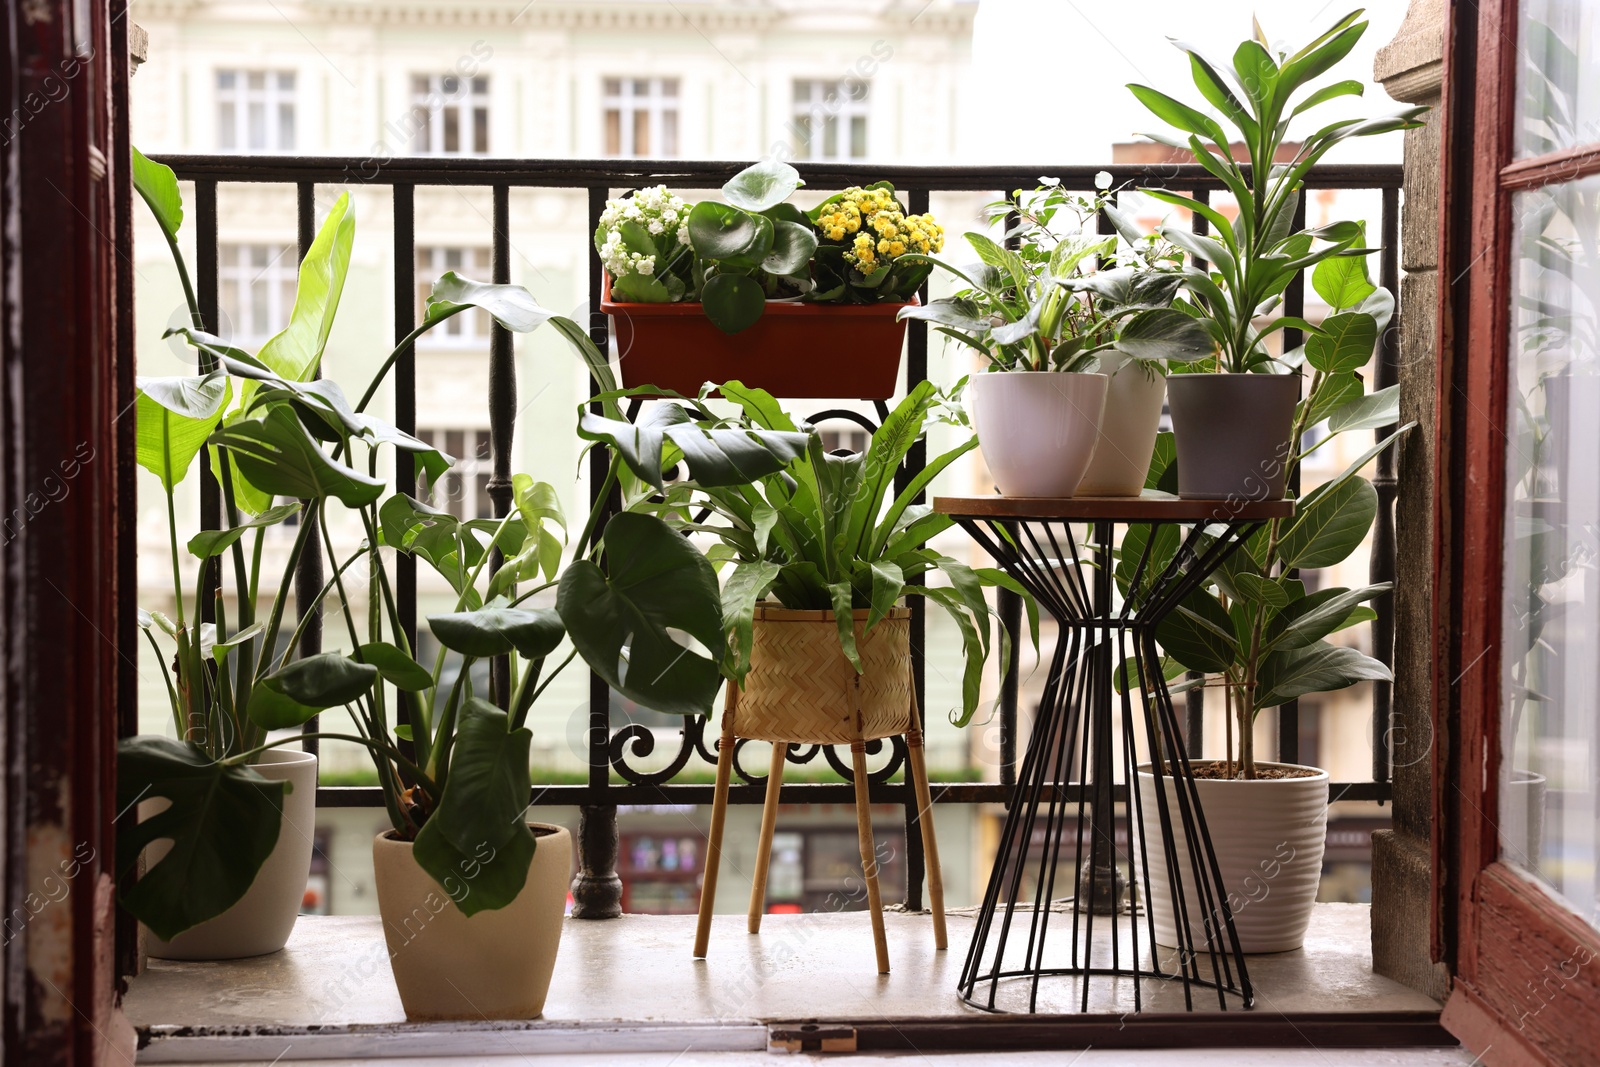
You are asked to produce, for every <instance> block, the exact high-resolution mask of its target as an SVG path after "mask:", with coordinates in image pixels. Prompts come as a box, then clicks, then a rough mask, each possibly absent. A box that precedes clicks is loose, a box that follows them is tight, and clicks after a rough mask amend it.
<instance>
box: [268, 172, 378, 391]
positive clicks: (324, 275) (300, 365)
mask: <svg viewBox="0 0 1600 1067" xmlns="http://www.w3.org/2000/svg"><path fill="white" fill-rule="evenodd" d="M355 235H356V219H355V215H354V214H352V213H351V211H350V194H349V193H341V194H339V199H338V200H336V201H335V202H334V205H333V207H332V208H331V209H329V211H328V216H327V218H326V219H324V220H323V222H322V228H321V229H320V230H318V231H317V236H316V239H315V240H314V241H312V242H311V247H310V249H308V250H307V252H306V258H305V259H303V260H302V261H301V262H300V283H299V286H298V288H297V289H296V290H295V297H294V310H293V311H292V312H291V313H290V314H289V325H288V326H286V327H284V329H283V330H282V332H280V333H278V334H277V335H276V336H274V337H273V338H271V339H270V340H269V341H267V343H266V344H264V345H262V346H261V351H260V352H258V353H257V358H258V359H259V360H260V361H261V362H262V363H264V364H266V365H267V366H268V367H270V368H271V369H272V370H273V371H274V372H276V373H277V374H279V375H280V376H282V377H283V378H286V379H288V380H289V381H295V382H304V381H309V380H310V379H311V378H312V377H313V376H314V375H313V372H314V371H315V370H316V368H317V365H318V363H319V362H320V361H321V359H322V350H323V348H325V347H326V346H327V343H328V333H329V331H331V330H332V329H333V319H334V315H335V314H336V313H337V312H338V310H339V296H340V294H341V293H343V292H344V279H345V275H346V274H347V273H348V272H349V270H350V247H351V245H352V244H353V243H354V241H355Z"/></svg>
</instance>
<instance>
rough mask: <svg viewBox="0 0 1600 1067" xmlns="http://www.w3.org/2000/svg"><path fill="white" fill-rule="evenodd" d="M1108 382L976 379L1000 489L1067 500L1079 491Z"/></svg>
mask: <svg viewBox="0 0 1600 1067" xmlns="http://www.w3.org/2000/svg"><path fill="white" fill-rule="evenodd" d="M1109 380H1110V379H1108V378H1107V377H1106V375H1104V374H1059V373H1056V372H1054V371H996V372H993V373H988V374H975V375H973V376H972V381H971V383H970V384H969V385H968V386H967V389H968V391H969V392H970V393H971V395H972V421H973V424H974V425H975V426H976V427H977V429H978V444H979V445H980V446H981V447H982V449H983V458H984V461H985V462H986V463H988V465H989V473H990V474H992V475H993V476H994V482H995V485H997V486H999V487H1000V492H1002V493H1004V494H1005V495H1006V496H1020V497H1066V496H1071V495H1072V494H1073V493H1074V492H1076V491H1077V488H1078V483H1079V482H1080V481H1082V480H1083V475H1084V472H1085V471H1087V470H1088V469H1089V461H1090V460H1091V459H1092V458H1093V456H1094V448H1095V443H1096V442H1097V441H1098V440H1099V437H1100V423H1101V419H1102V416H1103V415H1104V414H1105V407H1106V386H1107V384H1108V382H1109ZM1142 481H1143V479H1142V478H1141V482H1142Z"/></svg>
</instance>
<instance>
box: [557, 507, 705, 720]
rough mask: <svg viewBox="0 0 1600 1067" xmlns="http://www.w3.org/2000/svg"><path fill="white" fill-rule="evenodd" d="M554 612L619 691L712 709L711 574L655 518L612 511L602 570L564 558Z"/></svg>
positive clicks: (685, 707)
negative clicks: (692, 644)
mask: <svg viewBox="0 0 1600 1067" xmlns="http://www.w3.org/2000/svg"><path fill="white" fill-rule="evenodd" d="M556 610H557V611H558V612H560V614H561V619H562V621H563V622H565V623H566V625H567V633H568V634H569V635H570V636H571V638H572V643H573V645H574V646H575V647H576V648H577V650H578V652H579V654H580V655H582V656H583V658H584V660H585V661H587V662H588V664H589V666H590V667H592V668H593V669H594V671H595V673H596V674H598V675H600V677H601V678H603V679H605V681H606V683H607V684H609V685H610V686H611V687H612V688H613V689H615V690H617V692H619V693H621V694H622V695H623V696H625V697H628V698H629V699H631V700H635V701H637V702H639V703H640V704H643V705H644V706H645V707H648V708H654V709H655V710H657V711H665V712H669V713H672V714H679V715H701V714H705V713H706V712H707V711H708V710H710V707H711V702H712V700H714V699H715V698H716V694H717V686H718V683H719V680H720V678H721V672H720V671H719V669H718V664H719V663H720V662H721V661H722V657H723V652H724V649H725V647H726V646H725V640H724V638H723V634H722V609H721V595H720V591H719V590H718V588H717V576H716V572H715V571H713V570H712V569H711V564H710V563H709V562H708V561H707V560H706V558H705V556H704V555H702V554H701V552H700V551H699V549H697V548H695V547H694V546H693V545H692V544H690V543H689V542H688V540H686V539H685V538H683V537H682V536H680V535H679V534H678V533H676V532H675V531H674V530H673V529H672V528H671V527H670V526H668V525H667V524H666V523H664V522H662V521H661V520H660V519H658V518H655V517H654V516H650V515H640V514H635V513H630V512H624V513H622V514H620V515H616V516H613V517H612V519H611V521H610V522H609V523H607V524H606V528H605V570H604V571H602V570H601V569H600V567H598V566H596V565H595V564H594V563H591V562H589V561H588V560H578V561H576V562H574V563H572V564H570V565H569V566H568V567H567V569H566V572H565V573H564V574H562V576H561V585H560V588H559V590H558V592H557V596H556ZM676 635H685V636H686V638H687V639H690V640H692V641H694V642H698V644H699V645H700V646H702V647H703V648H704V650H705V651H706V652H707V653H709V655H702V654H701V653H700V652H698V651H696V650H695V649H694V648H692V647H690V645H689V644H688V641H686V640H684V639H682V638H680V637H678V636H676Z"/></svg>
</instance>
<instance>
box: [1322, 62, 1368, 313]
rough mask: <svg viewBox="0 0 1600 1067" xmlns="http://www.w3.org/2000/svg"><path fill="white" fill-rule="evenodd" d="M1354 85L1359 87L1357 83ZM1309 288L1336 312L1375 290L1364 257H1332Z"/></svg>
mask: <svg viewBox="0 0 1600 1067" xmlns="http://www.w3.org/2000/svg"><path fill="white" fill-rule="evenodd" d="M1353 84H1355V85H1357V86H1358V87H1359V85H1360V83H1359V82H1355V83H1353ZM1311 286H1312V288H1314V289H1316V291H1317V295H1318V296H1320V297H1322V299H1323V300H1324V301H1325V302H1326V303H1327V305H1328V306H1329V307H1330V308H1333V309H1335V310H1343V309H1345V308H1353V307H1358V306H1360V304H1361V302H1362V301H1363V300H1365V299H1366V298H1367V297H1369V296H1371V295H1372V294H1373V293H1375V292H1377V290H1378V287H1377V286H1376V285H1373V284H1372V281H1371V280H1370V279H1369V278H1368V277H1367V257H1366V256H1334V257H1333V258H1331V259H1325V260H1323V261H1322V262H1321V263H1318V264H1317V266H1316V269H1315V270H1313V271H1312V272H1311Z"/></svg>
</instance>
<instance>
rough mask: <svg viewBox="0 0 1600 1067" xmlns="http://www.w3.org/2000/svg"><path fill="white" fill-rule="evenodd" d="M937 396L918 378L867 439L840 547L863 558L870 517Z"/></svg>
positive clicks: (868, 546) (870, 529) (879, 508)
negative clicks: (859, 475) (859, 474)
mask: <svg viewBox="0 0 1600 1067" xmlns="http://www.w3.org/2000/svg"><path fill="white" fill-rule="evenodd" d="M937 399H938V390H937V389H936V388H935V387H934V385H933V383H932V382H927V381H924V382H919V383H917V385H916V386H915V387H913V388H912V389H911V391H910V392H909V393H908V394H907V395H906V398H905V399H904V400H902V401H901V402H900V403H899V404H898V405H896V406H895V409H894V410H893V411H891V412H889V415H888V417H887V418H885V419H884V420H883V423H882V425H880V426H879V427H878V428H877V429H876V430H874V431H873V434H872V438H871V440H870V441H868V443H867V451H866V454H865V455H864V457H863V461H862V464H861V477H860V481H859V482H858V483H857V486H858V489H857V491H856V492H854V493H853V494H852V496H851V498H850V505H849V510H850V518H849V525H848V526H847V527H846V529H845V531H844V533H845V540H844V548H845V550H846V551H847V552H851V553H853V554H855V557H856V558H858V559H859V558H864V557H865V556H866V554H867V553H868V552H870V550H871V545H872V535H873V532H874V521H875V520H876V519H877V517H878V513H879V512H880V511H882V510H883V500H884V497H885V496H886V495H887V494H888V492H889V489H890V488H891V487H892V486H893V485H894V477H895V475H896V474H897V473H899V470H900V464H901V462H903V461H904V460H905V458H906V454H907V453H909V452H910V451H911V447H912V446H913V445H915V444H916V443H917V441H918V440H919V439H920V438H921V437H922V424H923V421H924V420H925V419H926V418H927V415H928V411H929V409H930V408H931V407H932V406H933V403H934V401H935V400H937Z"/></svg>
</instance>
